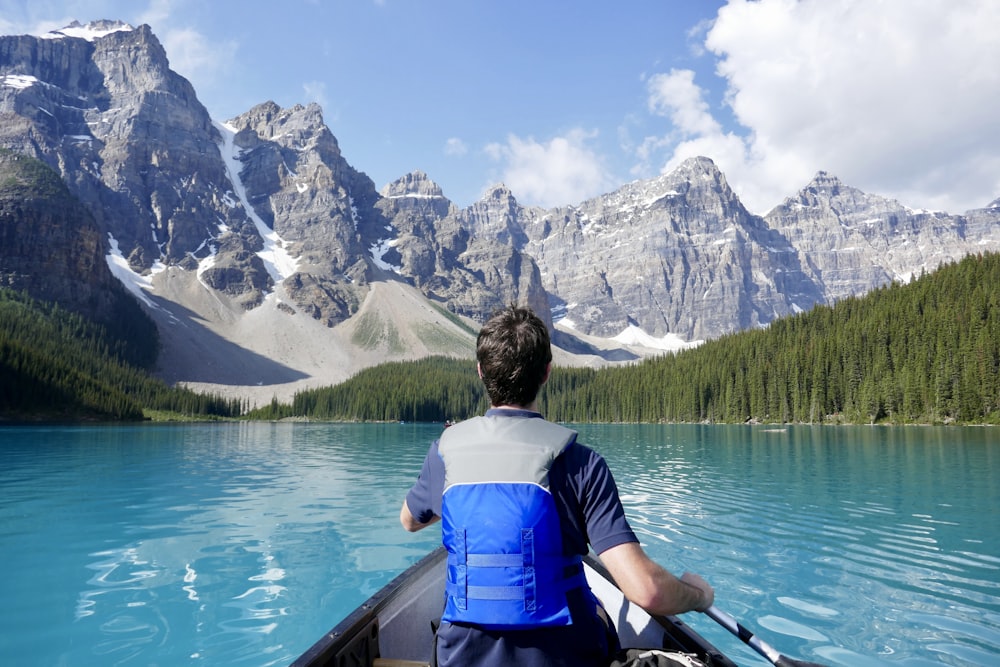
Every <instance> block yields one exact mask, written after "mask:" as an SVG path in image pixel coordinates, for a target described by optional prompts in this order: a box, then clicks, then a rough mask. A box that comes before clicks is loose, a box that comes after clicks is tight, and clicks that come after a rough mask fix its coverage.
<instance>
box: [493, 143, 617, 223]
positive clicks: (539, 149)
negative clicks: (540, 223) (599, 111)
mask: <svg viewBox="0 0 1000 667" xmlns="http://www.w3.org/2000/svg"><path fill="white" fill-rule="evenodd" d="M596 136H597V133H596V132H588V131H585V130H582V129H575V130H572V131H570V132H568V133H567V134H566V135H564V136H561V137H555V138H553V139H550V140H549V141H547V142H539V141H536V140H535V139H533V138H527V139H522V138H521V137H518V136H515V135H510V136H508V137H507V142H506V143H503V144H501V143H493V144H490V145H489V146H487V147H486V152H487V154H488V155H489V156H490V157H491V158H492V159H493V160H495V161H498V162H501V163H502V164H503V166H502V180H503V182H504V184H506V185H507V187H508V188H510V190H511V191H512V192H513V193H514V195H515V196H516V197H517V198H518V200H519V201H522V202H523V203H527V204H531V205H537V206H546V207H552V206H562V205H567V204H576V203H579V202H580V201H582V200H584V199H586V198H589V197H592V196H594V195H595V194H599V193H601V192H603V191H607V190H609V189H610V188H611V187H613V179H612V178H611V177H610V176H609V174H608V173H607V171H606V170H605V168H604V166H603V161H602V159H601V157H600V156H599V155H598V154H597V153H596V152H595V151H594V150H593V149H592V148H591V147H590V146H589V145H588V141H590V140H592V139H594V138H595V137H596Z"/></svg>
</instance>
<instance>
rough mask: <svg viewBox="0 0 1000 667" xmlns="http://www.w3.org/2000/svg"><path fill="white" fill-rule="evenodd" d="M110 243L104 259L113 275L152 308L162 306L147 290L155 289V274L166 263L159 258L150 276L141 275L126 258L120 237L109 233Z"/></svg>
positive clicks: (164, 266)
mask: <svg viewBox="0 0 1000 667" xmlns="http://www.w3.org/2000/svg"><path fill="white" fill-rule="evenodd" d="M108 245H110V246H111V252H109V253H108V254H107V255H106V256H105V257H104V261H106V262H107V264H108V268H109V269H111V273H112V275H114V277H115V278H117V279H118V280H119V282H121V284H122V285H124V286H125V289H127V290H128V291H129V292H131V293H132V294H134V295H135V297H136V298H137V299H139V300H140V301H142V302H143V303H144V304H146V305H147V306H149V307H150V308H157V309H159V308H160V307H159V306H158V305H156V304H155V303H154V302H153V301H152V299H150V298H149V296H148V295H147V294H146V292H147V291H149V292H152V291H153V276H154V275H156V274H157V273H159V272H161V271H164V270H166V268H167V267H166V265H164V264H163V263H162V262H160V261H159V260H157V261H156V262H154V263H153V268H152V271H151V272H150V274H149V275H148V276H142V275H139V274H138V273H136V272H135V271H133V270H132V267H130V266H129V265H128V260H126V259H125V256H124V255H122V251H121V248H119V247H118V239H116V238H115V237H114V236H112V235H111V234H110V233H108ZM171 319H173V318H171Z"/></svg>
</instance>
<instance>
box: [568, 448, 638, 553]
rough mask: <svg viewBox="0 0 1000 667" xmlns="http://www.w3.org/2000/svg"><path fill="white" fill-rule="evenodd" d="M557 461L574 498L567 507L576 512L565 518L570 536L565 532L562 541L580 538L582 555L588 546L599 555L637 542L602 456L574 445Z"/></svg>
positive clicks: (579, 546)
mask: <svg viewBox="0 0 1000 667" xmlns="http://www.w3.org/2000/svg"><path fill="white" fill-rule="evenodd" d="M560 459H563V461H562V465H565V466H566V467H565V473H566V475H567V480H568V482H569V484H568V489H569V492H570V493H571V495H572V496H574V498H573V500H572V501H570V506H571V507H573V508H574V509H575V511H572V510H571V511H570V512H569V516H568V517H567V519H568V523H569V524H570V526H572V528H571V529H570V531H569V532H570V535H566V533H565V531H564V539H565V538H567V537H568V538H569V539H570V540H573V538H574V537H576V536H577V535H580V536H581V537H582V538H583V540H584V541H585V544H579V545H577V549H579V550H580V551H579V553H584V552H585V551H586V543H589V544H590V546H591V547H592V548H593V549H594V551H595V552H596V553H598V554H600V553H601V552H603V551H607V550H608V549H610V548H611V547H615V546H618V545H619V544H624V543H626V542H638V541H639V539H638V538H637V537H636V535H635V533H634V532H633V530H632V527H631V526H630V525H629V522H628V519H627V518H626V516H625V508H624V507H623V506H622V502H621V498H620V497H619V496H618V485H617V484H616V483H615V478H614V476H613V475H612V474H611V469H610V468H609V467H608V464H607V462H606V461H605V460H604V457H602V456H601V455H600V454H598V453H597V452H595V451H594V450H592V449H590V448H589V447H586V446H584V445H581V444H579V443H574V444H573V445H571V446H570V447H569V448H568V449H567V450H566V452H564V455H563V456H561V457H560ZM556 493H557V494H559V491H556ZM567 500H569V499H567ZM574 501H575V502H574Z"/></svg>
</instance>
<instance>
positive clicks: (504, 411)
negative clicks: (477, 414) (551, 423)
mask: <svg viewBox="0 0 1000 667" xmlns="http://www.w3.org/2000/svg"><path fill="white" fill-rule="evenodd" d="M486 416H487V417H537V418H541V416H542V413H540V412H535V411H534V410H523V409H518V408H490V409H489V410H487V411H486Z"/></svg>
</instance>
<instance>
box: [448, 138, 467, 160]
mask: <svg viewBox="0 0 1000 667" xmlns="http://www.w3.org/2000/svg"><path fill="white" fill-rule="evenodd" d="M468 152H469V147H468V146H467V145H466V144H465V142H464V141H462V140H461V139H459V138H458V137H452V138H450V139H448V141H446V142H445V143H444V154H445V155H452V156H461V155H465V154H466V153H468Z"/></svg>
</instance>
